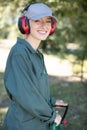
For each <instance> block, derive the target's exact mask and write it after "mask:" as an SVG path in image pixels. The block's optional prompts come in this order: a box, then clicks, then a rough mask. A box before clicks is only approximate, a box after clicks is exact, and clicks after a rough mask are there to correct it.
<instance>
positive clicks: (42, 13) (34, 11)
mask: <svg viewBox="0 0 87 130" xmlns="http://www.w3.org/2000/svg"><path fill="white" fill-rule="evenodd" d="M24 15H25V16H26V17H27V18H28V19H31V20H38V19H40V18H43V17H46V16H50V17H52V18H53V19H54V20H56V17H54V16H53V15H52V10H51V9H50V8H49V7H48V6H47V5H45V4H43V3H35V4H31V5H30V6H29V7H28V9H27V10H25V11H24ZM56 21H57V20H56Z"/></svg>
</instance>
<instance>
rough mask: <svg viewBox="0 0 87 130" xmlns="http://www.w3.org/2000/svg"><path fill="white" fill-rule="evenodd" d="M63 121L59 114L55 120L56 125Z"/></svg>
mask: <svg viewBox="0 0 87 130" xmlns="http://www.w3.org/2000/svg"><path fill="white" fill-rule="evenodd" d="M60 122H61V116H60V115H58V114H57V116H56V118H55V120H54V123H56V126H58V125H59V124H60Z"/></svg>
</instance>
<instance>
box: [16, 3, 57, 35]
mask: <svg viewBox="0 0 87 130" xmlns="http://www.w3.org/2000/svg"><path fill="white" fill-rule="evenodd" d="M29 6H30V5H28V6H26V7H25V8H24V9H23V11H22V13H24V11H27V10H28V8H29ZM18 28H19V30H20V32H21V33H22V34H29V33H30V25H29V19H28V18H27V17H26V16H21V17H20V18H19V19H18ZM55 29H56V20H55V19H52V23H51V30H50V33H49V35H52V34H53V33H54V32H55Z"/></svg>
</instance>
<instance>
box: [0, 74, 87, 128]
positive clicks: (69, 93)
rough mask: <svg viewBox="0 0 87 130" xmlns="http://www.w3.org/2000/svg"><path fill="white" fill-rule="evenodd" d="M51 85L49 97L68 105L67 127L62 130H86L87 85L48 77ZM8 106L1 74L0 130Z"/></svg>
mask: <svg viewBox="0 0 87 130" xmlns="http://www.w3.org/2000/svg"><path fill="white" fill-rule="evenodd" d="M49 80H50V83H51V95H52V96H54V97H55V98H60V99H63V100H64V101H66V102H68V103H69V110H68V113H67V116H66V119H67V125H66V126H63V129H64V130H87V98H86V94H87V83H86V82H85V83H84V84H82V83H81V82H80V81H72V79H71V77H70V78H69V79H68V78H67V77H66V78H60V77H53V76H49ZM8 104H9V100H8V96H7V94H6V91H5V89H4V83H3V73H0V130H2V124H3V120H4V116H5V113H6V111H7V107H8Z"/></svg>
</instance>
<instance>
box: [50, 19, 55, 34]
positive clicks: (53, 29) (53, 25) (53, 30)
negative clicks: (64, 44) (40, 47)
mask: <svg viewBox="0 0 87 130" xmlns="http://www.w3.org/2000/svg"><path fill="white" fill-rule="evenodd" d="M55 29H56V20H55V19H52V24H51V30H50V33H49V35H52V34H53V33H54V32H55Z"/></svg>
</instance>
